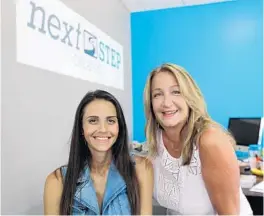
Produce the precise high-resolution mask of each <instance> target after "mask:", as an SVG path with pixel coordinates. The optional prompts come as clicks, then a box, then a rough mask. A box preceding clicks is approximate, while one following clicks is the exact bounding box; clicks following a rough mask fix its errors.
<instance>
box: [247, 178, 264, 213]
mask: <svg viewBox="0 0 264 216" xmlns="http://www.w3.org/2000/svg"><path fill="white" fill-rule="evenodd" d="M261 181H263V178H262V177H257V182H256V184H258V183H260V182H261ZM242 190H243V193H244V194H245V195H246V197H247V200H248V202H249V203H250V206H251V208H252V210H253V213H254V215H263V193H260V192H253V191H250V188H242Z"/></svg>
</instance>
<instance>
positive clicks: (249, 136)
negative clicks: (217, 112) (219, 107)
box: [228, 118, 261, 146]
mask: <svg viewBox="0 0 264 216" xmlns="http://www.w3.org/2000/svg"><path fill="white" fill-rule="evenodd" d="M260 128H261V118H230V119H229V124H228V130H229V132H230V133H231V134H232V135H233V136H234V138H235V140H236V142H237V145H242V146H248V145H251V144H258V143H259V137H260V130H261V129H260Z"/></svg>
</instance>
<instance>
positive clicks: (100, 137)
mask: <svg viewBox="0 0 264 216" xmlns="http://www.w3.org/2000/svg"><path fill="white" fill-rule="evenodd" d="M93 138H94V139H95V140H99V141H106V140H109V139H110V138H111V137H108V136H94V137H93Z"/></svg>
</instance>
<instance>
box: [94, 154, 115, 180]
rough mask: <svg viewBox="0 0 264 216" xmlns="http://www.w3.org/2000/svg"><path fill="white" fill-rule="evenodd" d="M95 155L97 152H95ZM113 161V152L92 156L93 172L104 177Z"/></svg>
mask: <svg viewBox="0 0 264 216" xmlns="http://www.w3.org/2000/svg"><path fill="white" fill-rule="evenodd" d="M94 153H95V152H94ZM111 161H112V154H111V152H107V153H105V152H96V153H95V154H93V156H92V163H91V172H93V173H95V174H100V175H104V174H105V173H106V172H107V170H108V168H109V166H110V164H111Z"/></svg>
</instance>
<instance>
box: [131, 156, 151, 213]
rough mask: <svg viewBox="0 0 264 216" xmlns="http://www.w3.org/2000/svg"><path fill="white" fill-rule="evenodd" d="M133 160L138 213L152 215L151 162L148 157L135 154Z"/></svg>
mask: <svg viewBox="0 0 264 216" xmlns="http://www.w3.org/2000/svg"><path fill="white" fill-rule="evenodd" d="M135 162H136V173H137V178H138V181H139V191H140V200H141V203H140V205H141V209H140V215H152V191H153V168H152V163H151V162H150V161H149V160H148V159H146V158H143V157H138V156H135Z"/></svg>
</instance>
